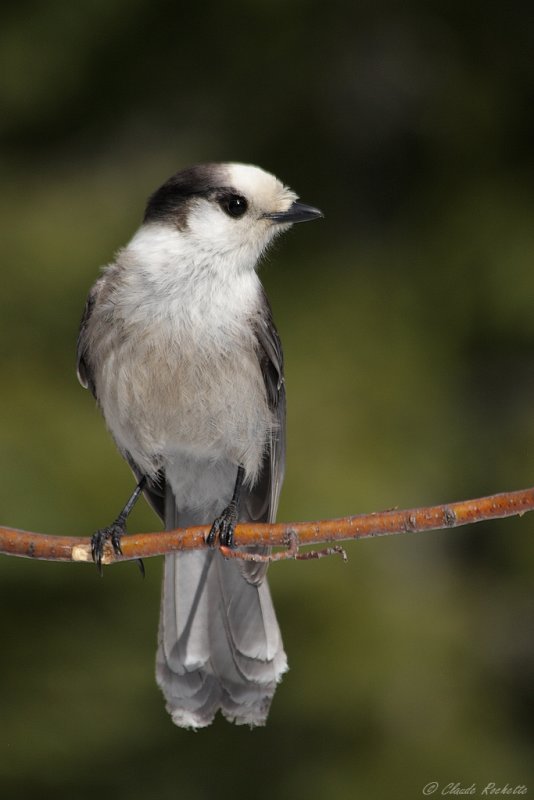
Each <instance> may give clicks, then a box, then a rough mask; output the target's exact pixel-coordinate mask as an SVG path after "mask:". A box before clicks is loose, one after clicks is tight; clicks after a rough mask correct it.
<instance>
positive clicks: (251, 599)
mask: <svg viewBox="0 0 534 800" xmlns="http://www.w3.org/2000/svg"><path fill="white" fill-rule="evenodd" d="M320 216H322V214H321V212H320V211H318V210H317V209H315V208H312V207H311V206H307V205H304V204H303V203H300V202H298V201H297V195H296V194H294V192H292V191H291V190H290V189H288V188H287V187H286V186H284V185H283V184H282V183H281V182H280V181H279V180H277V178H275V177H274V176H273V175H270V174H268V173H267V172H264V171H263V170H261V169H259V168H258V167H254V166H249V165H245V164H205V165H199V166H195V167H191V168H189V169H186V170H184V171H182V172H178V173H177V174H176V175H173V177H171V178H170V179H169V180H168V181H167V182H166V183H164V184H163V186H161V187H160V188H159V189H158V190H157V191H156V192H155V193H154V194H153V195H152V196H151V197H150V198H149V200H148V204H147V207H146V211H145V216H144V220H143V224H142V225H141V227H140V228H139V229H138V231H137V232H136V233H135V235H134V237H133V238H132V240H131V241H130V242H129V244H127V245H126V247H124V249H122V250H120V251H119V252H118V254H117V256H116V258H115V260H114V261H113V262H112V263H111V264H110V265H109V266H107V267H106V268H105V270H104V272H103V274H102V276H101V277H100V278H99V279H98V280H97V281H96V283H95V284H94V286H93V288H92V289H91V291H90V293H89V297H88V299H87V303H86V306H85V311H84V314H83V318H82V322H81V328H80V333H79V337H78V352H77V356H78V359H77V360H78V377H79V380H80V382H81V384H82V385H83V386H84V387H87V388H89V389H90V390H91V392H92V393H93V395H94V396H95V398H96V400H97V402H98V405H99V407H100V409H101V411H102V413H103V415H104V418H105V421H106V424H107V427H108V428H109V431H110V432H111V435H112V436H113V438H114V440H115V442H116V444H117V447H118V449H119V450H120V452H121V454H122V455H123V456H124V458H125V459H126V460H127V462H128V463H129V465H130V467H131V469H132V470H133V472H134V474H135V476H136V479H137V481H138V485H137V488H136V490H135V491H134V493H133V495H132V497H131V498H130V499H129V501H128V503H127V504H126V506H125V507H124V509H123V510H122V512H121V513H120V514H119V516H118V518H117V519H116V520H115V522H114V523H113V524H112V525H110V526H109V527H107V528H103V529H102V530H100V531H97V533H95V535H94V536H93V539H92V548H93V558H94V560H95V562H96V564H97V566H98V567H99V569H100V570H101V560H102V553H103V547H104V544H105V542H106V540H108V539H109V540H110V541H111V544H112V546H113V548H114V549H115V551H116V552H117V553H120V552H121V550H120V539H121V536H122V534H123V533H124V532H125V524H126V518H127V516H128V514H129V512H130V511H131V509H132V507H133V505H134V503H135V501H136V499H137V497H138V496H139V495H140V494H141V493H142V492H143V493H144V495H145V497H146V498H147V499H148V501H149V503H150V504H151V505H152V506H153V508H154V509H155V511H156V512H157V513H158V514H159V516H160V517H161V518H162V519H163V520H164V522H165V526H166V528H167V529H168V530H172V529H174V528H177V527H184V526H192V525H205V524H210V525H211V526H212V527H211V532H210V534H209V536H208V544H210V545H212V548H211V549H210V550H207V551H206V550H204V551H191V552H187V553H177V554H172V555H167V556H166V557H165V567H164V578H163V593H162V601H161V614H160V625H159V637H158V651H157V658H156V678H157V682H158V685H159V686H160V688H161V690H162V692H163V694H164V696H165V700H166V707H167V710H168V711H169V713H170V714H171V715H172V719H173V722H175V723H176V725H179V726H182V727H186V728H201V727H204V726H206V725H209V724H210V723H211V722H212V720H213V718H214V716H215V714H216V712H217V711H218V710H220V711H221V712H222V714H223V715H224V716H225V717H226V719H228V720H229V721H231V722H236V723H238V724H248V725H251V726H254V725H263V724H265V720H266V717H267V713H268V710H269V706H270V703H271V700H272V697H273V694H274V691H275V688H276V684H277V683H278V682H279V680H280V679H281V676H282V674H283V673H284V672H285V671H286V669H287V659H286V654H285V652H284V648H283V644H282V638H281V634H280V629H279V627H278V623H277V621H276V615H275V612H274V608H273V604H272V600H271V596H270V592H269V587H268V585H267V580H266V577H265V571H266V565H265V563H264V562H263V563H258V562H251V561H241V560H239V559H226V560H225V559H224V558H223V557H222V555H221V553H220V552H219V550H218V548H216V547H215V544H217V542H218V543H221V544H224V545H227V546H230V547H231V546H232V544H233V532H234V526H235V524H236V522H238V521H242V520H255V521H266V522H271V521H274V519H275V516H276V510H277V506H278V499H279V495H280V488H281V485H282V480H283V476H284V454H285V388H284V374H283V359H282V347H281V344H280V339H279V336H278V333H277V331H276V328H275V326H274V323H273V319H272V315H271V309H270V306H269V302H268V300H267V298H266V295H265V293H264V290H263V287H262V285H261V283H260V281H259V279H258V277H257V274H256V268H257V266H258V262H259V260H260V257H261V255H262V254H263V253H264V252H265V250H266V248H267V247H268V246H269V244H270V243H271V242H272V241H273V239H274V238H275V237H276V236H277V235H278V234H279V233H281V232H282V231H285V230H287V229H288V228H289V227H290V226H291V225H292V224H293V223H295V222H303V221H305V220H311V219H316V218H317V217H320Z"/></svg>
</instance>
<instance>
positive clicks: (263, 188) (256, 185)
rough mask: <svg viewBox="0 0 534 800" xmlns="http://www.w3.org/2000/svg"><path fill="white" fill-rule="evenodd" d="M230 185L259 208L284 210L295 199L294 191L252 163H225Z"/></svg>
mask: <svg viewBox="0 0 534 800" xmlns="http://www.w3.org/2000/svg"><path fill="white" fill-rule="evenodd" d="M226 166H227V169H228V174H229V178H230V185H231V186H232V188H234V189H235V190H236V191H238V192H241V193H243V195H244V196H245V197H246V198H247V199H248V200H250V201H251V202H253V203H254V204H255V205H257V206H259V207H261V208H276V209H278V208H280V209H281V210H285V209H286V208H289V206H290V205H291V203H293V201H294V200H296V198H297V195H296V194H295V192H293V191H291V189H290V188H289V187H287V186H284V184H283V183H282V182H281V181H279V180H278V178H275V176H274V175H271V174H270V173H269V172H265V170H263V169H260V168H259V167H255V166H254V165H253V164H227V165H226Z"/></svg>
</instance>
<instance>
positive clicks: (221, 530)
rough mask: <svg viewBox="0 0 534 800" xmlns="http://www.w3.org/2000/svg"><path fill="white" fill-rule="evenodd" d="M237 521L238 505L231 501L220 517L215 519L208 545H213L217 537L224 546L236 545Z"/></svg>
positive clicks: (207, 540)
mask: <svg viewBox="0 0 534 800" xmlns="http://www.w3.org/2000/svg"><path fill="white" fill-rule="evenodd" d="M236 522H237V507H236V504H235V503H230V505H229V506H227V507H226V508H225V509H224V511H223V512H222V514H221V516H220V517H217V519H216V520H215V521H214V523H213V525H212V526H211V530H210V532H209V534H208V537H207V539H206V544H207V545H208V547H213V546H214V545H215V542H216V540H217V538H218V539H219V544H220V545H222V546H223V547H233V546H234V528H235V526H236Z"/></svg>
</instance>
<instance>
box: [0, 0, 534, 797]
mask: <svg viewBox="0 0 534 800" xmlns="http://www.w3.org/2000/svg"><path fill="white" fill-rule="evenodd" d="M1 13H2V19H1V24H0V66H1V69H0V107H1V109H2V113H1V115H0V138H1V142H2V150H1V153H0V168H1V170H2V192H1V196H0V214H1V219H2V243H3V246H2V292H1V295H0V303H1V315H0V319H1V326H2V344H3V347H2V385H3V390H2V393H1V404H0V408H1V416H0V453H1V471H2V478H1V480H0V510H1V521H2V523H4V524H7V525H13V526H16V527H21V528H28V529H33V530H40V531H45V532H51V533H70V534H80V535H83V534H88V533H89V532H90V531H92V530H93V529H95V528H96V527H98V526H100V525H102V524H104V523H106V522H108V521H109V520H110V519H111V518H112V516H113V515H114V514H116V512H117V511H118V509H119V507H120V506H121V504H122V502H123V500H124V499H125V497H126V496H127V494H128V492H129V490H130V488H131V486H132V478H131V476H130V474H129V472H128V469H127V467H126V466H125V465H124V464H123V463H122V462H121V460H120V458H119V456H118V455H117V454H116V452H115V450H114V447H113V444H112V443H111V441H110V439H109V437H108V435H107V434H106V432H105V429H104V425H103V423H102V420H101V419H100V417H99V415H98V412H97V411H96V410H95V408H94V405H93V403H92V400H91V398H90V397H89V395H88V394H87V393H85V394H84V392H83V391H82V390H81V389H80V387H79V386H78V384H77V382H76V380H75V377H74V373H73V360H74V358H73V351H74V342H75V338H76V332H77V325H78V320H79V317H80V314H81V310H82V308H83V303H84V298H85V294H86V291H87V289H88V287H89V286H90V284H91V283H92V281H93V280H94V278H95V277H96V275H97V272H98V268H99V265H102V264H104V263H106V261H108V260H109V259H110V258H111V257H112V255H113V252H114V250H115V249H117V248H118V247H119V246H120V245H121V244H122V243H124V242H125V241H126V240H127V239H128V237H129V236H130V235H131V234H132V232H133V231H134V230H135V227H136V226H137V224H138V222H139V219H140V216H141V212H142V206H143V202H144V200H145V198H146V196H147V195H148V194H149V193H150V192H151V191H152V190H153V189H154V188H155V187H156V186H157V185H158V184H159V183H160V182H162V181H163V180H164V179H165V178H166V177H168V175H169V174H171V173H172V172H174V171H176V170H177V169H179V168H181V167H183V166H186V165H187V164H190V163H194V162H199V161H207V160H241V161H251V162H253V163H258V164H260V165H261V166H263V167H265V168H267V169H270V170H272V171H273V172H275V173H277V174H278V175H279V176H280V177H282V178H283V179H284V180H285V181H287V182H288V183H289V184H290V185H291V186H292V187H293V188H295V189H296V190H297V191H298V192H299V193H300V195H301V197H302V198H303V200H304V201H307V202H310V203H313V204H315V205H318V206H319V207H321V208H323V210H324V211H325V214H326V219H325V221H324V222H322V223H315V224H313V225H310V226H303V227H298V228H297V229H296V230H294V231H292V232H291V233H290V234H289V235H288V236H287V237H285V239H284V240H283V241H282V242H280V244H279V245H278V247H277V249H276V251H275V252H273V253H272V254H271V255H270V257H269V258H268V259H267V261H266V263H265V265H264V267H263V273H262V274H263V278H264V282H265V284H266V286H267V288H268V292H269V294H270V297H271V301H272V305H273V307H274V311H275V317H276V320H277V323H278V326H279V328H280V331H281V334H282V337H283V341H284V345H285V351H286V361H287V385H288V393H289V420H288V423H289V425H288V432H289V442H288V445H289V459H288V472H287V479H286V485H285V490H284V493H283V499H282V506H281V510H280V518H281V519H304V518H317V517H322V516H337V515H341V514H345V513H350V512H357V511H372V510H376V509H379V508H386V507H391V506H394V505H399V506H411V505H422V504H426V503H433V502H442V501H447V500H453V499H461V498H466V497H469V496H474V495H476V494H478V493H491V492H494V491H500V490H504V489H510V488H519V487H523V486H527V485H530V484H532V482H533V479H532V476H533V475H534V455H533V444H534V315H533V314H532V305H533V298H534V269H533V268H532V267H533V264H534V225H533V219H534V159H533V151H532V141H533V134H534V110H533V109H534V105H533V101H534V83H533V79H534V60H533V58H532V53H533V45H534V12H533V9H532V6H529V5H528V4H526V3H524V4H522V3H518V4H509V5H497V4H487V3H483V2H481V0H471V2H469V3H465V2H462V3H460V2H455V1H454V0H450V1H449V2H444V1H443V0H438V1H437V2H432V3H429V2H424V1H423V0H410V2H408V3H402V4H401V3H397V2H395V0H378V2H377V0H374V2H372V3H371V2H368V0H361V2H358V3H349V2H346V1H345V2H342V1H341V0H331V2H329V3H324V2H319V0H293V2H291V3H282V2H280V0H270V2H267V1H266V0H256V1H255V2H252V1H251V0H249V1H248V2H245V1H244V0H240V1H239V0H232V2H228V3H216V2H212V1H211V0H208V2H205V3H201V4H196V5H194V4H181V3H178V2H174V3H170V2H163V0H153V2H148V1H147V0H128V2H126V0H107V2H102V1H101V0H100V1H97V2H94V1H91V2H89V0H80V1H79V2H77V3H72V2H67V0H49V1H48V2H46V3H42V2H41V3H39V2H29V1H26V2H17V3H4V4H3V10H2V12H1ZM533 524H534V523H533V521H532V519H530V517H525V518H524V519H522V520H510V521H507V522H502V523H498V524H497V523H495V524H491V525H481V526H479V527H476V528H471V529H461V530H457V531H450V532H447V533H439V534H437V533H436V534H427V535H425V536H424V537H418V536H416V535H405V536H402V537H398V538H388V539H377V540H369V541H366V542H361V543H358V544H352V545H349V547H348V551H349V556H350V561H349V564H348V566H345V565H343V564H342V563H341V562H340V561H338V560H323V561H321V562H318V563H300V564H298V563H285V564H280V565H277V566H276V567H274V568H272V569H271V572H270V575H271V579H270V580H271V584H272V588H273V594H274V596H275V602H276V605H277V608H278V610H279V616H280V621H281V625H282V629H283V633H284V639H285V644H286V648H287V650H288V653H289V659H290V666H291V671H290V672H289V673H288V675H287V676H286V677H285V679H284V681H283V683H282V685H281V686H280V688H279V691H278V693H277V695H276V698H275V701H274V704H273V708H272V712H271V716H270V719H269V723H268V725H267V727H266V728H265V729H262V730H259V731H254V732H250V731H249V730H246V729H239V728H235V727H233V726H230V725H228V724H226V723H224V722H222V721H220V720H218V721H217V723H216V724H214V725H213V727H212V728H210V729H208V730H206V731H203V732H200V733H198V734H192V733H188V732H184V731H180V730H178V729H176V728H174V727H173V726H172V725H171V723H170V720H169V718H168V717H167V715H166V713H165V711H164V709H163V703H162V699H161V697H160V696H159V693H158V690H157V688H156V687H155V683H154V679H153V659H154V652H155V638H156V629H157V617H158V601H159V579H160V571H161V566H160V564H159V563H158V561H156V560H153V561H150V562H149V563H148V564H147V567H148V577H147V579H146V581H144V582H142V581H140V579H139V577H138V574H137V572H136V569H135V567H134V566H132V565H122V566H120V567H116V568H114V569H113V570H109V571H106V574H105V577H104V580H102V581H101V580H99V579H98V577H97V576H96V572H95V571H93V570H92V569H89V568H87V567H84V566H73V565H54V564H38V563H31V562H29V561H18V560H15V559H7V558H4V559H2V560H1V561H0V594H1V603H2V605H1V607H2V615H1V617H0V620H1V623H0V636H1V641H2V657H1V659H0V708H1V720H2V724H1V726H0V754H1V755H0V785H1V786H2V796H5V797H15V796H16V797H21V798H26V797H28V798H34V797H35V798H43V797H47V796H49V795H50V796H53V797H54V798H57V799H58V800H59V799H60V798H69V799H70V798H72V797H75V798H80V800H83V798H85V797H87V798H89V797H91V798H93V797H94V796H95V794H98V796H99V797H103V798H105V797H113V798H123V797H124V798H126V797H127V798H129V800H135V798H138V797H139V798H145V797H146V796H147V795H148V796H154V797H175V796H181V797H187V798H192V800H195V799H196V798H206V797H211V796H214V795H216V796H217V797H220V798H224V797H241V796H243V797H245V796H249V795H253V796H254V797H256V798H258V799H259V800H261V798H264V797H265V798H267V797H269V798H272V797H306V798H310V800H311V798H327V797H328V798H334V799H336V800H337V798H341V799H344V798H347V799H348V798H350V799H351V800H352V799H353V798H354V797H365V798H370V799H371V800H373V799H374V798H377V800H379V799H381V798H385V797H393V796H394V797H399V798H404V797H406V798H412V797H419V796H421V789H422V787H423V786H424V785H425V784H426V783H428V782H429V781H431V780H436V781H439V782H440V784H441V785H444V784H447V783H449V782H455V781H460V782H462V784H464V785H466V786H469V785H470V783H471V782H472V781H477V782H478V784H479V786H483V785H484V784H485V783H486V782H488V781H491V780H493V781H497V782H501V783H502V784H503V783H505V782H506V781H508V782H509V783H510V784H512V785H516V784H527V785H529V789H530V791H534V775H533V774H532V770H531V763H530V762H531V753H532V746H533V739H534V729H533V725H532V720H533V711H534V708H533V706H534V703H533V694H532V679H533V672H534V669H533V667H534V642H533V635H532V621H533V620H532V617H533V600H532V582H533V575H534V558H533V554H534V549H533V547H532V526H533ZM156 525H157V522H156V520H155V519H154V517H153V516H152V515H151V513H150V511H149V510H148V509H146V508H139V509H138V510H137V511H136V512H135V516H134V518H133V520H132V523H131V529H137V530H141V529H143V530H151V529H154V528H155V527H156ZM529 782H530V783H529Z"/></svg>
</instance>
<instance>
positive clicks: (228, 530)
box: [206, 465, 245, 547]
mask: <svg viewBox="0 0 534 800" xmlns="http://www.w3.org/2000/svg"><path fill="white" fill-rule="evenodd" d="M244 477H245V469H244V467H242V466H241V465H240V466H239V467H238V468H237V477H236V479H235V486H234V493H233V495H232V499H231V500H230V503H229V504H228V505H227V506H226V508H225V509H224V511H223V512H222V514H221V515H220V517H217V519H216V520H215V522H214V523H213V525H212V526H211V530H210V532H209V534H208V538H207V539H206V544H208V545H209V546H210V547H213V546H214V544H215V540H216V539H217V537H219V544H221V545H223V547H233V546H234V528H235V526H236V522H237V512H238V508H239V497H240V495H241V487H242V485H243V478H244Z"/></svg>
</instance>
